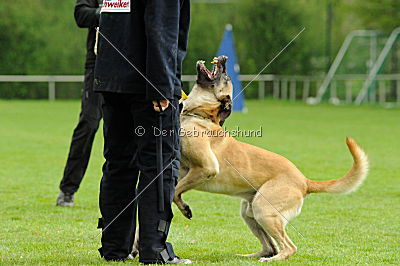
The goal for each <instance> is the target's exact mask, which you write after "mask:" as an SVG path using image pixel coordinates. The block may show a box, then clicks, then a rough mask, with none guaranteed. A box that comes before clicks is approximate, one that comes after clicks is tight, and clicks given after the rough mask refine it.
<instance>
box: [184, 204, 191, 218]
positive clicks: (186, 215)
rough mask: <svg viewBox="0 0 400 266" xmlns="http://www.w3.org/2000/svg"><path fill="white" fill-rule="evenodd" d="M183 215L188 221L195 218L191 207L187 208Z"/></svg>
mask: <svg viewBox="0 0 400 266" xmlns="http://www.w3.org/2000/svg"><path fill="white" fill-rule="evenodd" d="M182 213H183V215H184V216H185V217H186V218H188V219H192V217H193V214H192V210H191V209H190V207H189V205H186V206H185V208H184V209H183V211H182Z"/></svg>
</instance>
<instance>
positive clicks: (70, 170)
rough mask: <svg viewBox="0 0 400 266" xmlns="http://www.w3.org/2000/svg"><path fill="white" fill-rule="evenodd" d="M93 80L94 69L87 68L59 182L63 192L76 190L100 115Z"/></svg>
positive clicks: (97, 94)
mask: <svg viewBox="0 0 400 266" xmlns="http://www.w3.org/2000/svg"><path fill="white" fill-rule="evenodd" d="M93 80H94V69H93V68H87V69H86V70H85V81H84V90H83V92H82V104H81V112H80V114H79V122H78V125H77V126H76V128H75V130H74V133H73V135H72V141H71V146H70V149H69V154H68V159H67V163H66V165H65V168H64V175H63V178H62V180H61V183H60V190H61V191H63V192H64V193H75V192H76V191H77V190H78V188H79V185H80V184H81V182H82V179H83V176H84V175H85V172H86V168H87V166H88V163H89V158H90V153H91V151H92V145H93V140H94V137H95V134H96V132H97V129H98V127H99V123H100V120H101V117H102V112H101V103H102V96H101V95H100V94H99V93H95V92H93V85H94V83H93Z"/></svg>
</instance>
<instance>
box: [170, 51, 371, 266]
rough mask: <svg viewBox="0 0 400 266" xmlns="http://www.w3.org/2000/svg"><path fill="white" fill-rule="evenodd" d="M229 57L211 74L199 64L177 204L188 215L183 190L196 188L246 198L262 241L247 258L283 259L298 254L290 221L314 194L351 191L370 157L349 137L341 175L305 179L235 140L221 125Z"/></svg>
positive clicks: (228, 104)
mask: <svg viewBox="0 0 400 266" xmlns="http://www.w3.org/2000/svg"><path fill="white" fill-rule="evenodd" d="M226 62H227V57H225V56H220V57H219V58H218V63H216V64H215V65H214V68H213V70H212V71H211V72H210V71H209V70H208V69H207V68H206V66H205V65H204V61H198V62H197V64H196V69H197V81H196V84H195V85H194V87H193V89H192V91H191V92H190V94H189V96H188V98H187V99H186V100H185V101H184V107H183V110H182V112H181V156H182V157H181V168H180V177H179V182H178V184H177V186H176V192H175V196H174V203H175V204H176V206H177V207H178V208H179V210H180V211H181V212H182V213H183V215H184V216H185V217H187V218H189V219H190V218H192V211H191V209H190V207H189V205H188V204H187V203H185V202H184V201H183V199H182V194H183V193H185V192H187V191H189V190H191V189H196V190H200V191H206V192H212V193H220V194H226V195H230V196H236V197H240V198H242V203H241V216H242V218H243V219H244V221H245V222H246V224H247V225H248V227H249V228H250V230H251V231H252V233H253V234H254V235H255V236H256V237H257V238H258V240H259V241H260V242H261V245H262V250H261V251H259V252H256V253H253V254H248V255H241V256H245V257H262V258H261V259H260V261H279V260H285V259H287V258H289V257H290V256H292V255H293V254H295V253H296V250H297V248H296V246H295V245H294V244H293V242H292V241H291V240H290V238H289V237H288V235H287V234H286V231H285V227H286V225H287V224H288V222H289V221H290V220H291V219H293V218H294V217H296V216H297V215H299V214H300V211H301V207H302V205H303V201H304V198H305V197H306V196H307V195H308V194H310V193H321V192H326V193H339V194H343V193H350V192H352V191H354V190H356V189H357V188H358V187H359V186H360V185H361V184H362V182H363V181H364V179H365V178H366V176H367V173H368V164H369V163H368V158H367V155H366V154H365V153H364V151H363V150H362V149H361V148H360V147H359V146H358V144H357V143H356V142H355V141H354V140H353V139H351V138H347V139H346V143H347V146H348V149H349V150H350V153H351V155H352V156H353V161H354V163H353V166H352V167H351V169H350V170H349V172H348V173H347V174H346V175H345V176H343V177H342V178H339V179H333V180H328V181H313V180H310V179H307V178H306V177H305V176H304V175H303V174H302V173H301V172H300V170H299V169H298V168H297V167H296V166H295V165H294V164H293V163H292V162H290V161H289V160H288V159H286V158H284V157H283V156H280V155H278V154H275V153H273V152H270V151H267V150H264V149H261V148H259V147H256V146H252V145H249V144H246V143H243V142H240V141H237V140H235V139H234V138H233V137H231V136H230V135H229V134H227V133H226V132H224V131H223V129H222V127H221V126H222V124H223V122H224V121H225V120H226V119H227V118H228V117H229V115H230V113H231V110H232V82H231V79H230V77H229V76H228V74H227V72H226Z"/></svg>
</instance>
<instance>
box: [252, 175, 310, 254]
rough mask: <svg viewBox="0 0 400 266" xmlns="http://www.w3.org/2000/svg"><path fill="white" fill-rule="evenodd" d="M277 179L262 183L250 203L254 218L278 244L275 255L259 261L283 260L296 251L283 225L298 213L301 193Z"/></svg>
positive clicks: (301, 200)
mask: <svg viewBox="0 0 400 266" xmlns="http://www.w3.org/2000/svg"><path fill="white" fill-rule="evenodd" d="M279 180H282V179H279ZM279 180H271V181H269V182H267V183H265V184H264V185H262V186H261V188H260V189H259V192H258V193H257V194H256V195H255V196H254V200H253V203H252V206H253V213H254V218H255V220H256V221H257V222H258V224H259V225H261V226H262V228H263V229H264V230H265V231H266V232H267V233H268V234H269V235H270V236H271V237H273V238H274V239H275V240H276V242H277V243H278V245H279V246H280V250H279V252H278V254H277V255H275V256H273V257H270V258H262V259H261V260H260V261H261V262H262V261H278V260H285V259H287V258H289V257H290V256H292V255H294V254H295V253H296V251H297V248H296V246H295V245H294V244H293V242H292V241H291V240H290V238H289V237H288V235H287V234H286V231H285V227H286V224H287V223H288V221H290V219H291V218H293V217H295V216H297V215H298V214H299V213H300V210H301V206H302V204H303V194H302V193H301V191H300V190H299V189H298V188H296V187H291V186H289V185H288V183H287V182H282V181H279Z"/></svg>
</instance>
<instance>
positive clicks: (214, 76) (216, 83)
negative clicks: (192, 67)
mask: <svg viewBox="0 0 400 266" xmlns="http://www.w3.org/2000/svg"><path fill="white" fill-rule="evenodd" d="M227 59H228V57H226V56H219V57H218V63H216V64H214V67H213V69H212V71H211V72H210V71H209V70H208V69H207V67H206V66H205V65H204V61H197V64H196V69H197V80H196V86H195V89H196V90H197V91H198V92H200V93H201V94H203V95H208V96H209V97H208V99H209V100H210V99H215V100H216V101H218V102H220V105H219V110H218V118H219V124H220V125H221V126H222V124H223V123H224V121H225V119H226V118H228V117H229V115H230V114H231V112H232V90H233V87H232V81H231V78H230V77H229V76H228V74H227V73H226V61H227Z"/></svg>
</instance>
